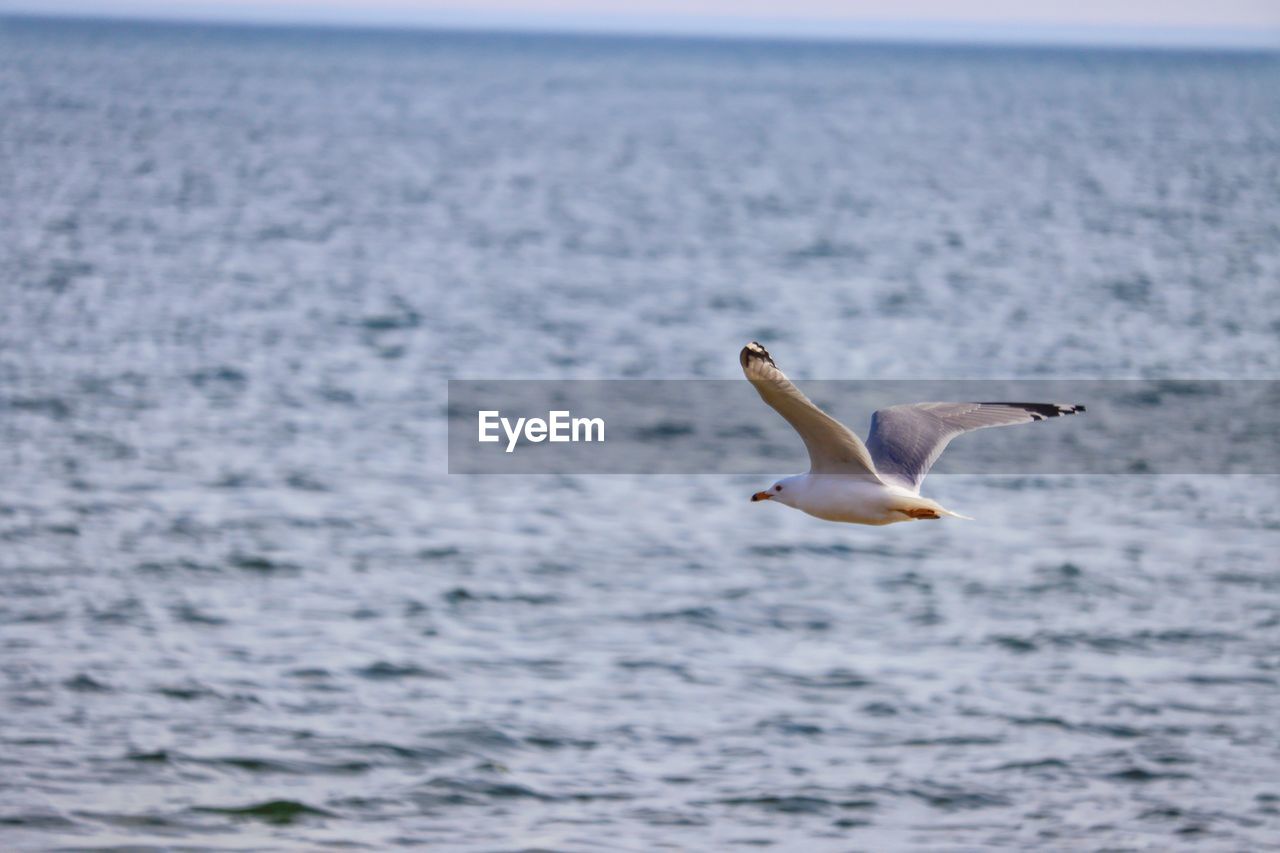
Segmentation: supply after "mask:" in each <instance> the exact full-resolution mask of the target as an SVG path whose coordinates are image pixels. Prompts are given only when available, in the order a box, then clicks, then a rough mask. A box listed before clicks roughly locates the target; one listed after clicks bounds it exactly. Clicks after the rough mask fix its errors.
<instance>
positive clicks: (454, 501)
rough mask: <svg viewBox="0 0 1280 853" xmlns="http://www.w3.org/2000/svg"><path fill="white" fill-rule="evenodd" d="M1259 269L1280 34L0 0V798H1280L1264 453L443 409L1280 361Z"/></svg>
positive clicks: (712, 823)
mask: <svg viewBox="0 0 1280 853" xmlns="http://www.w3.org/2000/svg"><path fill="white" fill-rule="evenodd" d="M1278 283H1280V62H1278V61H1277V59H1276V57H1275V56H1274V55H1272V56H1268V55H1248V54H1212V53H1181V52H1136V51H1133V52H1128V51H1086V50H1065V49H1063V50H1030V49H1025V50H1017V49H993V48H924V47H911V46H868V45H852V44H850V45H839V44H769V43H763V42H760V43H752V42H741V43H733V42H721V43H718V42H713V41H705V42H699V41H674V40H673V41H664V40H657V39H648V40H645V39H636V40H627V39H606V38H585V37H582V38H564V37H549V36H548V37H532V36H529V37H517V36H497V35H459V34H431V33H417V34H408V33H377V32H346V31H340V30H329V31H324V30H314V31H306V30H287V29H248V28H244V29H239V28H210V27H179V26H160V25H143V24H102V23H84V22H61V23H55V22H48V21H33V20H20V19H0V293H2V294H3V309H2V310H0V672H2V673H3V679H2V680H0V703H2V707H3V716H2V717H0V720H2V723H0V846H3V848H4V849H6V850H44V849H77V850H79V849H129V850H136V849H185V850H275V849H279V850H294V849H308V850H319V849H327V848H330V847H332V848H342V849H370V850H384V849H391V848H394V847H397V846H406V847H426V846H430V847H431V848H432V849H440V850H525V849H541V850H582V851H587V850H591V851H595V850H619V851H629V850H635V851H649V850H655V849H691V850H707V849H730V848H734V847H738V846H743V847H759V848H771V849H777V850H806V851H810V850H813V851H818V850H841V851H843V850H899V849H911V850H929V849H940V850H941V849H945V850H978V849H982V850H989V849H1000V848H1005V849H1016V850H1025V849H1029V848H1040V849H1061V850H1065V849H1102V848H1107V849H1160V850H1168V849H1178V848H1181V847H1186V848H1188V849H1190V848H1195V849H1214V850H1243V849H1248V850H1262V849H1277V848H1280V736H1277V732H1276V725H1275V723H1276V709H1277V707H1280V565H1277V561H1276V557H1275V555H1276V553H1277V549H1278V546H1280V508H1278V507H1280V502H1278V501H1277V498H1280V488H1278V485H1277V482H1276V478H1274V477H1261V476H1256V477H1248V476H1244V477H1231V478H1215V477H1212V476H1143V475H1132V474H1130V475H1123V476H1121V475H1117V476H1095V475H1089V476H1084V475H1070V474H1068V475H1062V476H1043V475H1035V476H1031V475H1027V476H1018V475H1010V474H1002V475H1000V476H988V477H983V476H976V475H966V476H943V477H936V478H931V479H930V480H929V481H928V482H927V483H926V493H927V494H931V495H932V496H934V497H937V498H938V499H940V500H942V501H943V502H944V503H945V504H947V505H949V506H952V507H954V508H956V509H957V510H958V511H961V512H965V513H966V514H969V515H974V516H977V518H978V520H977V521H975V522H968V523H960V522H947V523H920V524H902V525H896V526H894V527H890V528H883V529H876V528H857V527H849V526H839V525H832V524H826V523H823V522H819V521H817V520H816V519H811V518H808V517H806V516H802V515H800V514H799V513H795V512H792V511H789V510H786V509H785V508H782V507H777V506H769V505H764V506H762V505H758V504H757V505H752V504H750V503H748V502H747V497H748V496H749V495H750V494H751V492H753V491H755V490H756V489H758V488H761V487H763V486H765V485H768V484H767V483H761V482H760V481H759V480H758V478H750V477H741V476H735V477H728V476H697V475H691V476H688V477H679V476H661V477H654V476H649V477H646V476H638V475H637V476H592V475H587V474H583V475H573V476H567V475H566V476H551V475H546V476H527V477H510V476H505V477H504V476H494V477H481V476H473V477H466V476H456V475H455V476H449V475H447V474H446V473H445V470H446V465H445V446H446V439H445V429H444V424H445V393H446V380H448V379H458V378H473V379H485V378H487V379H513V378H539V379H556V378H573V379H606V378H645V379H673V378H699V379H708V378H710V379H730V378H734V377H736V376H737V375H739V374H738V366H737V351H738V349H739V347H741V345H742V344H743V343H744V342H745V341H747V340H750V339H753V338H758V339H759V340H761V341H763V342H765V344H766V346H768V347H769V349H770V350H771V352H773V354H774V355H775V357H776V358H777V360H778V362H779V363H780V364H781V365H782V366H783V368H784V369H786V370H788V372H789V373H791V375H792V376H794V377H796V378H806V377H807V378H817V379H852V378H893V379H943V378H1000V379H1040V378H1083V379H1091V378H1136V377H1143V378H1200V379H1239V378H1251V379H1260V378H1261V379H1274V378H1277V373H1278V372H1280V370H1278V368H1280V353H1278V352H1277V347H1276V340H1277V334H1278V333H1280V288H1278V287H1277V284H1278ZM1079 402H1085V403H1088V402H1089V401H1087V400H1082V401H1079ZM849 405H850V408H852V409H856V401H850V404H849ZM867 414H869V413H863V417H864V418H865V416H866V415H867ZM1087 424H1088V422H1087V420H1086V419H1085V418H1084V417H1082V418H1078V419H1072V423H1071V424H1070V426H1071V427H1072V428H1080V429H1085V428H1087ZM858 426H861V424H860V423H859V424H858ZM1037 428H1039V427H1037ZM1046 428H1047V427H1046ZM1156 428H1158V425H1157V427H1156ZM961 440H962V441H963V439H961ZM778 457H779V471H778V472H777V474H778V475H784V474H789V473H794V472H796V471H799V470H802V469H803V467H804V457H803V452H802V450H801V448H800V447H799V446H798V442H797V443H795V445H794V446H792V445H788V444H785V443H784V444H782V445H780V446H779V447H778Z"/></svg>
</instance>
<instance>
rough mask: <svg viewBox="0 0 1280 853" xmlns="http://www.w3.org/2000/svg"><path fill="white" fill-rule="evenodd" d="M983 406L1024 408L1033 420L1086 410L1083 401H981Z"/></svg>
mask: <svg viewBox="0 0 1280 853" xmlns="http://www.w3.org/2000/svg"><path fill="white" fill-rule="evenodd" d="M980 405H983V406H1010V407H1012V408H1015V409H1022V410H1023V411H1025V412H1026V413H1027V414H1029V415H1031V419H1032V420H1036V421H1042V420H1044V419H1045V418H1060V417H1062V416H1063V415H1077V414H1080V413H1081V412H1083V411H1085V407H1084V404H1083V403H1004V402H1001V403H981V404H980Z"/></svg>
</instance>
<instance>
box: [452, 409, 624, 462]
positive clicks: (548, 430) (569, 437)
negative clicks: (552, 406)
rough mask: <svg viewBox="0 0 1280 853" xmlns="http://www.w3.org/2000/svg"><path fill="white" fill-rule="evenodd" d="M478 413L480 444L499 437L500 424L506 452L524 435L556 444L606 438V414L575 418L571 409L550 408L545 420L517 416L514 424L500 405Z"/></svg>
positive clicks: (538, 440) (514, 447) (524, 436)
mask: <svg viewBox="0 0 1280 853" xmlns="http://www.w3.org/2000/svg"><path fill="white" fill-rule="evenodd" d="M476 417H477V419H478V420H479V422H480V425H479V436H478V438H477V439H476V441H478V442H480V443H481V444H488V443H491V442H496V441H499V440H500V439H499V437H498V427H502V432H503V433H504V434H505V435H506V439H507V448H506V452H507V453H511V452H513V451H514V450H515V449H516V445H517V444H518V443H519V442H520V439H521V437H523V438H524V440H525V441H528V442H532V443H534V444H537V443H538V442H540V441H550V442H553V443H556V444H558V443H560V442H565V441H604V419H603V418H575V417H574V416H573V413H572V412H569V411H568V410H560V411H555V412H548V413H547V417H546V419H545V420H544V419H543V418H516V420H515V423H514V424H512V422H511V421H510V420H509V419H508V418H504V417H503V416H502V412H500V411H499V410H497V409H488V410H481V411H478V412H476Z"/></svg>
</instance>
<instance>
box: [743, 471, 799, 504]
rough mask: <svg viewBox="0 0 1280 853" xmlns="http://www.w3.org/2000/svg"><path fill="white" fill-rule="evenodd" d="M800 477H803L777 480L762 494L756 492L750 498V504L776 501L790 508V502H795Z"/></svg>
mask: <svg viewBox="0 0 1280 853" xmlns="http://www.w3.org/2000/svg"><path fill="white" fill-rule="evenodd" d="M801 477H803V475H798V476H795V477H786V478H784V479H782V480H779V481H778V482H776V483H774V484H773V485H772V486H770V487H769V488H767V489H765V490H764V491H763V492H756V493H755V494H754V495H752V496H751V500H752V502H755V501H777V502H778V503H780V504H786V505H787V506H792V501H794V500H795V493H796V491H797V489H798V487H799V482H798V481H799V480H800V479H801ZM788 489H790V491H788Z"/></svg>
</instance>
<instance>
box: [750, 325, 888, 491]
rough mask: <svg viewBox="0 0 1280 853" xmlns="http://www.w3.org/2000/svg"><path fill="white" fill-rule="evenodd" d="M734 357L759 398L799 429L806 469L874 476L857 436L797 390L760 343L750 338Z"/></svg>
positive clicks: (874, 468) (826, 472)
mask: <svg viewBox="0 0 1280 853" xmlns="http://www.w3.org/2000/svg"><path fill="white" fill-rule="evenodd" d="M738 360H739V361H740V362H742V372H743V373H745V374H746V376H747V379H749V380H751V384H752V385H754V386H755V388H756V391H758V392H759V393H760V397H761V399H763V400H764V401H765V402H766V403H768V404H769V405H770V406H772V407H773V409H774V411H776V412H777V413H778V414H780V415H782V417H783V418H785V419H786V421H787V423H789V424H791V426H792V427H793V428H794V429H795V431H796V432H798V433H800V438H801V439H803V440H804V446H805V448H806V449H807V450H808V451H809V469H810V470H811V471H812V472H813V473H815V474H847V475H852V476H862V477H868V478H871V479H876V466H875V463H873V462H872V461H871V454H870V453H868V452H867V448H866V446H865V445H864V444H863V443H862V441H861V439H859V438H858V437H857V436H856V435H854V434H853V433H852V432H850V431H849V428H848V427H846V426H845V425H844V424H842V423H840V422H839V421H838V420H836V419H835V418H833V417H831V416H830V415H828V414H827V413H826V412H824V411H822V409H819V408H818V407H817V406H815V405H814V404H813V402H812V401H811V400H810V399H809V398H808V397H806V396H805V395H804V394H801V393H800V389H799V388H797V387H796V386H795V385H793V384H791V380H790V379H788V378H787V377H786V375H785V374H784V373H783V372H782V371H781V370H779V369H778V366H777V365H776V364H774V363H773V359H772V358H770V357H769V353H768V352H767V351H766V350H765V348H764V347H762V346H760V344H758V343H756V342H755V341H752V342H751V343H749V344H747V345H746V346H745V347H743V348H742V353H741V354H740V355H739V356H738Z"/></svg>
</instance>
